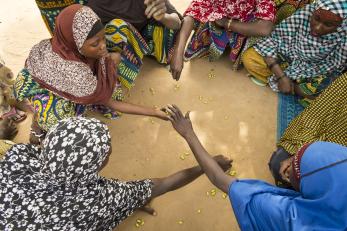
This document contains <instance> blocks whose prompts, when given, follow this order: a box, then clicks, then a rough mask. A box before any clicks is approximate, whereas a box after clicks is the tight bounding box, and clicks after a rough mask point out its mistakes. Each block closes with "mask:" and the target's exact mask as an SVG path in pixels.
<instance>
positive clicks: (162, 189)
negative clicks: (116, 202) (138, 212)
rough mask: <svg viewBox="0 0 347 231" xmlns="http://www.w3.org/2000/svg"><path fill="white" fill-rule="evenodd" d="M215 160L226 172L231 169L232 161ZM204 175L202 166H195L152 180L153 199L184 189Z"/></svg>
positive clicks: (216, 157) (214, 158)
mask: <svg viewBox="0 0 347 231" xmlns="http://www.w3.org/2000/svg"><path fill="white" fill-rule="evenodd" d="M213 160H214V162H215V163H216V164H217V165H218V166H220V167H219V168H222V169H225V170H227V169H228V168H230V164H231V160H229V159H228V158H226V157H224V156H222V155H218V156H215V157H213ZM203 173H204V171H203V170H202V169H201V167H200V166H195V167H192V168H188V169H184V170H182V171H179V172H177V173H175V174H172V175H171V176H168V177H165V178H156V179H152V182H153V189H152V197H151V198H152V199H153V198H155V197H157V196H160V195H162V194H164V193H167V192H170V191H174V190H176V189H179V188H181V187H184V186H185V185H187V184H189V183H191V182H192V181H194V180H195V179H196V178H198V177H199V176H201V175H202V174H203Z"/></svg>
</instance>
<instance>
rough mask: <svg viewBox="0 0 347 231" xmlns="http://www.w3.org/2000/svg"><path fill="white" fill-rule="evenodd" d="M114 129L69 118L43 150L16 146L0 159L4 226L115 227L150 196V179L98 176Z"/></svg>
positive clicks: (50, 134)
mask: <svg viewBox="0 0 347 231" xmlns="http://www.w3.org/2000/svg"><path fill="white" fill-rule="evenodd" d="M110 140H111V137H110V133H109V131H108V128H107V126H106V125H105V124H103V123H102V122H100V121H98V120H96V119H86V118H80V117H78V118H69V119H66V120H62V121H60V122H59V123H58V124H57V125H55V126H54V127H53V128H52V129H51V130H50V131H49V132H48V134H47V136H46V138H45V140H44V142H43V148H42V149H39V148H37V147H35V146H32V145H23V144H17V145H14V146H13V147H12V148H11V149H10V150H9V151H8V152H7V153H6V155H5V158H4V160H3V161H1V162H0V201H1V205H0V230H59V231H61V230H112V229H113V228H114V227H116V226H117V225H118V224H119V223H120V222H121V221H122V220H123V219H125V218H126V217H127V216H129V215H130V214H131V213H132V212H133V211H134V210H135V209H136V208H139V207H141V206H143V205H144V204H145V203H146V202H147V200H148V198H150V196H151V186H152V184H151V181H150V180H144V181H133V182H121V181H118V180H110V179H105V178H103V177H101V176H98V171H99V169H100V167H101V166H102V163H103V162H104V161H105V159H106V158H107V155H108V153H109V151H110V147H111V146H110Z"/></svg>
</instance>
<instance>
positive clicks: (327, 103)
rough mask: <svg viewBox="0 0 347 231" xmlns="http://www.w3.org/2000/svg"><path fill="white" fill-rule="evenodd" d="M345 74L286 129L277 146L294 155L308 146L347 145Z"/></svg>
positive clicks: (346, 82) (346, 88) (346, 80)
mask: <svg viewBox="0 0 347 231" xmlns="http://www.w3.org/2000/svg"><path fill="white" fill-rule="evenodd" d="M346 99H347V73H345V74H343V75H342V76H341V77H339V78H337V79H336V80H335V81H334V82H333V83H332V84H331V86H329V87H328V88H327V89H326V90H325V91H324V92H323V93H322V94H321V95H320V96H319V97H318V98H317V99H316V100H315V101H313V102H312V103H311V104H310V105H309V106H308V107H307V108H306V109H305V110H304V111H303V112H302V113H301V114H300V115H299V116H298V117H296V118H295V119H294V120H293V121H292V122H291V123H290V124H289V126H288V128H287V130H286V131H285V133H284V135H283V136H282V138H281V139H280V141H279V143H278V146H280V147H283V148H284V149H285V150H286V151H287V152H289V153H290V154H293V155H294V154H295V153H297V152H298V150H299V149H300V148H301V147H302V146H303V145H304V144H307V143H311V142H315V141H328V142H333V143H337V144H342V145H345V146H347V129H346V126H347V100H346Z"/></svg>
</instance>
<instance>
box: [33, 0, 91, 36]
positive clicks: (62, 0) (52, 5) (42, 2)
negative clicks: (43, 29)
mask: <svg viewBox="0 0 347 231" xmlns="http://www.w3.org/2000/svg"><path fill="white" fill-rule="evenodd" d="M87 3H88V0H58V1H57V0H36V4H37V6H38V8H39V9H40V12H41V16H42V18H43V20H44V21H45V24H46V26H47V29H48V30H49V32H50V33H51V34H53V31H54V26H55V18H56V17H57V16H58V14H59V13H60V12H61V11H62V10H63V9H64V8H65V7H67V6H70V5H72V4H82V5H85V4H87Z"/></svg>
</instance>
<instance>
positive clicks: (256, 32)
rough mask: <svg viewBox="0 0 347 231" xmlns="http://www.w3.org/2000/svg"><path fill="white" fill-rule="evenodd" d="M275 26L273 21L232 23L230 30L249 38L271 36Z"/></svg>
mask: <svg viewBox="0 0 347 231" xmlns="http://www.w3.org/2000/svg"><path fill="white" fill-rule="evenodd" d="M273 26H274V24H273V23H272V22H271V21H265V20H257V21H254V22H239V21H232V23H231V24H230V27H229V28H228V30H231V31H234V32H237V33H240V34H243V35H245V36H247V37H249V36H256V37H259V36H269V35H270V34H271V32H272V29H273Z"/></svg>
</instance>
